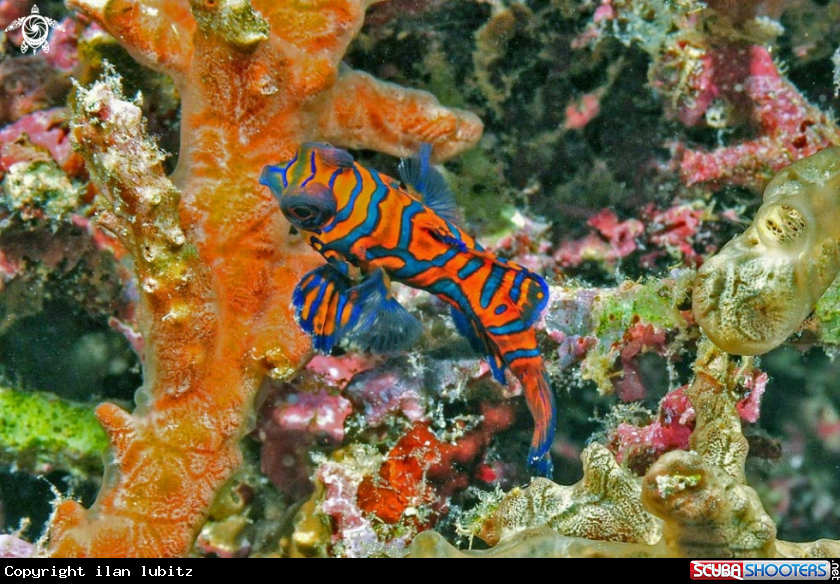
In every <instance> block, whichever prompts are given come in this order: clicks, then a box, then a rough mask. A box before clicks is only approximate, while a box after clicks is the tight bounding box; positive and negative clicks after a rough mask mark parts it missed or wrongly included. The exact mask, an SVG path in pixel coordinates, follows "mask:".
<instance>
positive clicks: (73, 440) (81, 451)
mask: <svg viewBox="0 0 840 584" xmlns="http://www.w3.org/2000/svg"><path fill="white" fill-rule="evenodd" d="M107 445H108V439H107V437H106V435H105V431H104V430H103V429H102V427H101V426H100V425H99V421H98V420H97V419H96V416H95V415H94V413H93V408H92V407H90V406H86V405H81V404H76V403H72V402H68V401H66V400H62V399H60V398H58V397H56V396H54V395H51V394H47V393H30V392H23V391H17V390H14V389H9V388H5V387H0V462H2V463H4V464H11V465H13V466H15V467H16V468H17V469H18V470H23V471H26V472H31V473H36V474H43V473H47V472H51V471H54V470H63V471H67V472H69V473H71V474H73V475H76V476H87V475H88V474H89V473H91V472H99V471H101V470H102V453H103V452H104V450H105V448H106V446H107Z"/></svg>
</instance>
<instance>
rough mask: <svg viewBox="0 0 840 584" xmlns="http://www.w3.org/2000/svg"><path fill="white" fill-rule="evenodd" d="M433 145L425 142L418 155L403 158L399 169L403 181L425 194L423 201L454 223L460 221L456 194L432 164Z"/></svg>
mask: <svg viewBox="0 0 840 584" xmlns="http://www.w3.org/2000/svg"><path fill="white" fill-rule="evenodd" d="M431 157H432V145H431V144H429V143H427V142H424V143H423V144H421V145H420V152H419V153H418V154H417V156H412V157H411V158H403V159H402V160H401V161H400V164H399V167H398V168H397V170H398V171H399V173H400V178H401V179H402V180H403V182H404V183H405V184H406V185H408V186H410V187H411V188H412V189H414V190H415V191H416V192H417V193H419V194H420V195H422V196H423V203H425V205H426V206H427V207H429V208H430V209H432V210H433V211H434V212H435V213H437V214H438V215H440V216H441V217H443V218H444V219H446V220H448V221H452V222H453V223H459V222H460V219H461V218H460V213H459V212H458V205H457V203H456V202H455V195H454V194H453V193H452V190H451V189H450V188H449V185H447V184H446V180H445V179H444V178H443V175H442V174H440V172H438V171H437V170H435V168H434V167H433V166H432V165H431Z"/></svg>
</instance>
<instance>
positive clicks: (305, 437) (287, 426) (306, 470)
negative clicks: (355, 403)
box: [258, 390, 352, 498]
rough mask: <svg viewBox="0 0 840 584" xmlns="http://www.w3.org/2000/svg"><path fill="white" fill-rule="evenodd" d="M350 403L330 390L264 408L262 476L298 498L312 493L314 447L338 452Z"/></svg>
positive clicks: (284, 398) (295, 396)
mask: <svg viewBox="0 0 840 584" xmlns="http://www.w3.org/2000/svg"><path fill="white" fill-rule="evenodd" d="M351 412H352V408H351V406H350V402H349V401H347V400H346V399H345V398H343V397H341V396H340V395H333V394H331V393H329V392H328V391H327V390H321V391H318V392H316V393H306V392H295V393H291V394H286V395H281V396H279V397H278V398H277V399H272V400H271V402H270V403H268V404H266V406H264V407H263V414H262V421H261V423H260V427H259V430H258V436H259V439H260V440H261V441H262V448H261V451H260V460H261V465H262V472H263V474H265V475H266V476H267V477H268V478H269V480H271V482H272V483H274V485H275V486H276V487H277V488H278V489H280V491H281V492H283V493H286V494H289V495H292V496H294V497H296V498H299V497H302V496H304V495H306V494H307V493H309V492H310V491H311V490H312V484H311V483H310V481H309V475H310V473H311V470H312V469H311V466H310V465H311V462H310V460H309V453H310V452H311V451H312V449H313V447H316V446H317V447H320V448H335V447H337V446H338V445H340V444H341V443H342V441H343V440H344V421H345V419H346V418H347V416H348V415H350V413H351Z"/></svg>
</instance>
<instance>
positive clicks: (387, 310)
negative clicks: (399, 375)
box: [292, 264, 423, 353]
mask: <svg viewBox="0 0 840 584" xmlns="http://www.w3.org/2000/svg"><path fill="white" fill-rule="evenodd" d="M292 304H293V306H294V308H295V316H296V318H297V320H298V323H299V324H300V326H301V328H302V329H303V330H304V332H306V333H307V334H308V335H310V336H311V337H312V345H313V348H314V349H315V350H316V351H318V352H321V353H329V352H330V351H331V350H332V349H333V348H334V347H335V346H336V345H337V344H338V343H339V342H341V340H342V339H344V338H348V339H350V340H351V341H352V342H353V343H354V344H356V345H357V346H358V347H359V348H360V349H362V350H363V351H369V352H374V353H388V352H391V351H403V350H405V349H407V348H409V347H410V346H411V345H413V344H414V343H415V342H416V341H417V339H418V338H419V337H420V335H421V334H422V333H423V327H422V325H421V324H420V322H419V321H418V320H417V319H416V318H414V317H413V316H412V315H411V314H410V313H409V312H408V311H407V310H406V309H405V308H403V306H402V305H401V304H399V303H398V302H397V301H396V300H394V299H393V298H391V297H390V293H389V290H388V285H387V283H386V280H385V275H384V273H383V272H382V271H381V270H378V271H377V272H375V273H374V274H373V275H372V276H370V277H368V278H366V279H365V280H363V281H362V282H361V283H359V284H356V285H355V286H354V285H353V282H352V280H350V279H349V278H347V277H346V276H344V275H343V274H342V273H341V272H340V271H339V270H337V269H336V268H334V267H333V266H332V265H330V264H327V265H324V266H321V267H319V268H315V269H314V270H312V271H310V272H308V273H307V274H306V275H304V277H303V278H302V279H301V281H300V283H299V284H298V285H297V287H296V288H295V290H294V293H293V294H292Z"/></svg>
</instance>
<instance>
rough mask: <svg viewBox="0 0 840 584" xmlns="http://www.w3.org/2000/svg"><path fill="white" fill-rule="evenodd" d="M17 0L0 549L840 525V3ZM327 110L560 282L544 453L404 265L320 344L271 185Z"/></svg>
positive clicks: (597, 536)
mask: <svg viewBox="0 0 840 584" xmlns="http://www.w3.org/2000/svg"><path fill="white" fill-rule="evenodd" d="M33 5H34V4H33V2H30V1H27V0H0V30H3V31H4V32H0V42H1V43H2V44H1V45H0V180H1V181H2V183H0V188H2V196H0V314H2V316H3V319H2V321H0V365H2V367H0V381H2V385H3V388H2V390H0V404H2V415H0V463H2V464H3V465H4V466H3V472H2V473H0V501H2V507H0V510H2V513H0V521H2V527H3V529H4V531H5V532H7V533H9V534H12V537H11V538H4V539H3V541H4V544H3V546H4V547H3V550H6V551H4V553H8V554H12V555H32V554H50V555H55V556H182V555H195V556H221V557H247V556H289V557H358V556H396V557H403V556H407V555H412V556H463V555H479V556H505V555H527V556H563V557H568V556H622V557H624V556H645V557H666V556H692V557H695V556H714V557H773V556H786V557H791V556H812V557H817V556H835V557H836V556H837V555H838V554H840V548H838V544H837V543H836V542H835V541H832V538H837V537H838V534H840V511H839V510H840V505H838V504H837V493H838V492H840V470H838V469H840V402H838V394H837V386H836V379H837V378H838V371H837V368H838V364H837V363H836V361H835V360H833V359H832V357H833V355H834V354H835V353H836V350H837V346H838V344H839V343H840V318H838V305H840V300H838V298H840V289H838V287H837V285H836V284H832V282H833V281H834V279H835V276H836V272H837V268H838V265H840V259H838V258H840V251H838V250H840V244H838V241H840V239H839V238H838V234H837V233H836V232H835V231H836V225H837V221H835V220H834V217H835V215H836V213H837V210H836V209H837V208H838V203H837V200H839V199H838V198H837V197H838V195H840V193H838V192H837V187H836V185H835V184H834V183H835V182H836V176H837V168H840V167H838V166H837V165H838V164H839V163H838V160H840V158H838V156H840V154H838V150H837V149H834V148H831V147H832V146H837V145H840V130H838V126H837V125H836V124H835V122H834V119H833V112H834V109H835V108H836V107H837V105H838V101H837V98H836V94H835V91H836V88H835V87H834V86H833V83H834V80H835V79H836V78H837V77H838V76H837V73H836V71H835V70H834V69H833V66H832V61H831V57H832V53H833V52H834V50H835V49H836V47H837V45H840V24H837V23H840V7H838V5H837V3H834V2H828V3H825V2H821V1H819V0H796V1H793V2H774V1H771V0H756V1H749V2H741V3H738V4H737V6H736V5H735V4H734V3H731V2H726V1H712V0H709V1H708V2H700V1H699V0H681V1H679V2H664V1H661V0H600V1H595V0H526V1H523V2H514V1H511V0H499V1H496V2H489V3H488V2H471V1H457V2H456V1H454V0H435V1H430V0H384V1H380V2H373V1H370V0H322V1H317V2H300V1H293V0H289V1H283V2H269V1H266V2H262V1H258V0H253V1H252V2H248V1H247V0H226V1H221V0H212V1H210V0H208V1H201V0H190V1H187V0H181V1H178V2H170V1H162V0H161V1H158V0H107V1H104V2H100V1H96V2H93V1H91V2H87V1H86V0H72V1H71V2H69V7H65V6H63V5H62V4H61V3H59V2H43V3H39V6H38V7H39V9H40V13H41V14H43V15H45V16H48V17H51V18H53V19H55V22H54V23H53V24H60V25H61V26H60V28H59V27H57V26H52V25H50V24H49V23H48V24H47V25H45V26H46V27H47V28H46V29H45V31H44V32H45V33H46V32H49V36H48V39H49V50H48V51H47V50H46V48H45V47H43V46H42V47H41V48H40V50H35V51H34V52H33V49H32V47H31V46H30V45H31V44H32V43H31V41H30V40H27V38H30V39H31V38H32V34H34V33H31V32H29V33H27V35H28V36H27V35H24V29H23V24H24V20H25V19H26V18H27V17H29V16H31V15H32V14H34V13H33V12H32V6H33ZM47 29H48V30H47ZM27 43H28V44H27ZM24 48H26V51H24V50H23V49H24ZM24 72H25V74H24ZM305 141H326V142H330V143H332V144H334V145H336V146H339V147H342V148H347V149H352V151H353V154H354V155H355V157H356V158H357V160H359V161H362V162H363V163H364V164H366V165H368V166H370V167H372V168H377V169H379V170H381V171H382V172H384V173H386V174H389V175H392V176H396V158H395V157H399V156H409V155H412V154H414V153H415V152H417V150H418V149H419V147H420V144H421V143H423V142H428V143H431V144H432V146H433V152H434V158H435V162H437V163H443V162H444V161H445V162H446V163H445V165H442V166H441V167H440V168H441V169H442V171H443V173H444V175H445V177H446V179H447V181H448V182H449V184H450V185H451V186H452V189H453V191H454V192H455V194H456V197H457V199H458V204H459V207H460V210H461V212H462V213H461V214H462V216H463V218H464V220H463V227H464V228H465V229H466V230H467V231H469V232H470V233H472V234H474V235H475V236H476V237H477V239H478V240H479V241H481V242H482V244H483V245H484V246H485V247H486V248H487V249H488V250H489V251H490V252H492V253H494V254H497V255H499V256H500V257H503V258H506V259H510V260H512V261H515V262H517V263H519V264H521V265H522V266H525V267H527V268H528V269H531V270H533V271H535V272H538V273H540V274H542V275H543V276H544V277H545V278H546V280H547V281H548V283H549V284H550V292H551V298H550V301H549V303H548V307H547V308H546V310H545V312H544V314H543V317H542V318H541V319H540V320H539V322H538V323H537V332H538V336H539V342H540V349H541V351H542V354H543V356H544V358H545V360H546V363H547V367H548V371H549V374H550V377H551V381H552V385H553V387H554V392H555V399H556V401H557V404H558V426H557V435H556V438H555V440H554V443H553V446H552V449H551V454H552V458H553V459H554V464H555V472H554V476H553V477H552V478H553V480H548V479H534V480H531V477H530V476H529V474H528V471H527V469H526V465H525V461H526V453H527V451H528V444H529V440H530V435H531V431H532V420H531V417H530V415H529V412H528V409H527V407H526V405H525V403H524V400H523V398H522V396H521V389H520V387H519V385H518V384H517V383H515V380H512V379H511V380H510V384H509V386H502V385H500V384H498V383H497V382H496V381H494V380H493V377H492V374H491V372H490V369H489V367H488V365H487V364H486V362H484V361H483V360H482V359H481V358H480V356H478V355H475V354H474V353H473V352H472V351H471V349H470V347H469V345H468V344H467V343H466V342H465V341H464V340H463V339H461V338H460V337H459V335H458V334H457V332H456V330H455V326H454V325H453V324H452V322H451V320H450V318H449V316H448V310H446V306H445V305H444V304H443V303H442V302H440V301H439V300H437V299H436V298H433V297H431V296H429V295H425V294H422V293H419V292H417V291H415V290H412V289H410V288H406V287H398V288H395V290H394V293H395V295H396V297H397V298H398V299H399V300H400V301H401V302H402V303H403V304H404V305H405V306H407V307H408V308H409V309H410V311H411V312H412V313H413V314H415V315H416V316H418V318H420V320H421V322H422V324H423V329H424V335H423V337H422V338H421V340H420V341H419V342H418V344H417V346H416V347H414V348H413V349H411V350H410V351H408V352H405V353H398V354H386V355H371V354H367V353H364V352H362V351H360V350H358V348H357V347H354V346H353V345H352V343H351V344H344V345H342V346H341V347H340V348H339V349H337V350H335V351H333V353H332V354H331V355H317V356H313V354H312V351H311V345H310V341H309V339H308V338H307V337H306V335H304V334H303V333H302V332H301V331H300V330H299V328H298V325H297V323H296V322H295V320H294V314H293V309H292V306H291V293H292V290H293V288H294V286H295V284H296V283H297V281H298V280H299V279H300V277H301V275H303V274H304V273H305V272H306V271H308V270H309V269H311V268H313V267H315V266H317V265H319V264H320V263H321V262H322V260H321V259H320V258H319V256H318V255H317V254H315V253H314V252H312V251H311V250H310V249H309V247H308V246H307V245H305V244H304V243H303V242H302V241H301V240H300V238H299V237H298V236H297V234H296V233H295V232H294V230H290V228H289V224H288V223H287V222H286V221H285V219H284V218H283V215H282V214H281V213H280V210H279V208H278V206H277V202H276V200H275V199H274V198H273V197H272V196H271V194H270V193H269V192H268V190H267V189H265V188H264V187H262V186H260V185H259V183H258V179H259V176H260V172H261V170H262V168H263V167H264V166H265V165H266V164H276V163H280V162H283V161H286V160H288V159H289V158H291V157H292V156H293V155H294V152H295V150H296V148H297V146H298V145H299V144H300V143H301V142H305ZM800 160H801V161H802V162H797V161H800ZM774 177H775V178H774ZM771 179H772V180H771ZM765 189H766V191H765ZM762 193H764V199H763V201H762ZM751 222H752V223H751ZM750 223H751V225H750V226H749V227H748V228H746V229H745V227H746V226H747V225H749V224H750ZM707 335H708V337H707ZM709 338H711V341H710V340H709ZM712 341H714V343H717V346H716V345H714V344H712ZM724 351H731V352H732V354H727V353H725V352H724ZM738 355H751V356H749V357H739V356H738ZM755 355H760V356H758V357H756V356H755ZM138 387H139V389H138ZM135 390H136V391H135ZM103 428H104V433H103V430H102V429H103ZM40 477H47V481H48V483H49V484H51V485H52V488H53V489H55V492H60V493H61V497H60V498H59V499H58V500H54V498H55V495H54V493H53V492H51V491H50V489H49V486H48V483H47V482H45V481H43V480H41V478H40ZM555 481H556V482H555ZM565 485H569V486H565ZM23 540H27V541H29V542H33V543H36V545H35V546H30V545H26V544H25V542H24V541H23ZM10 542H11V543H10ZM790 542H797V543H790ZM12 544H14V545H12Z"/></svg>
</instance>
